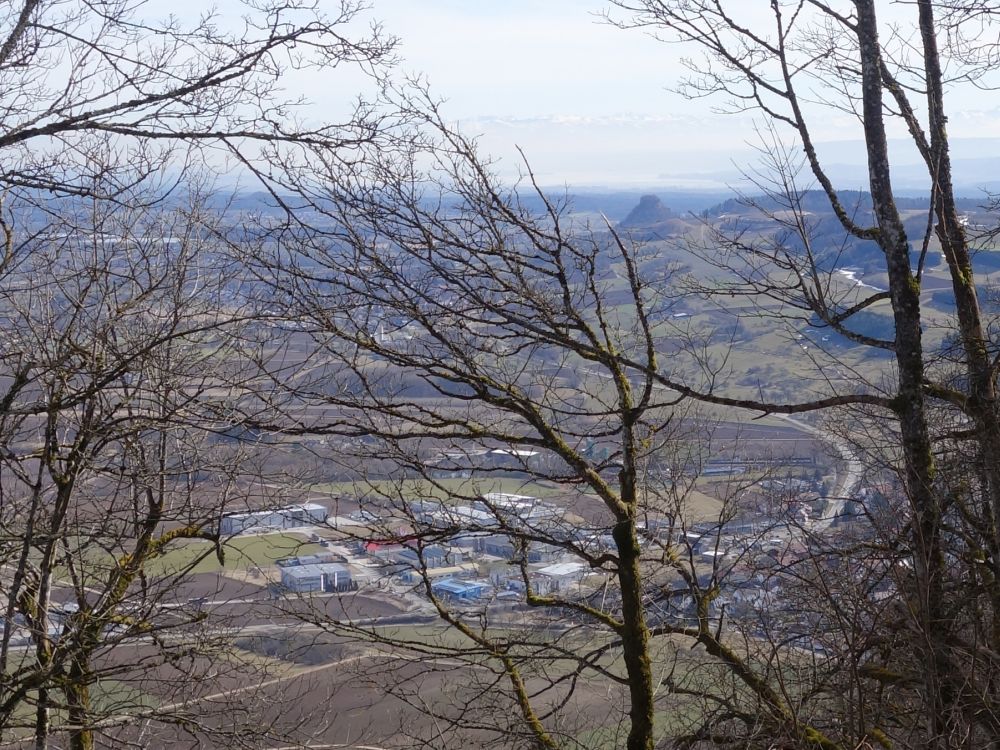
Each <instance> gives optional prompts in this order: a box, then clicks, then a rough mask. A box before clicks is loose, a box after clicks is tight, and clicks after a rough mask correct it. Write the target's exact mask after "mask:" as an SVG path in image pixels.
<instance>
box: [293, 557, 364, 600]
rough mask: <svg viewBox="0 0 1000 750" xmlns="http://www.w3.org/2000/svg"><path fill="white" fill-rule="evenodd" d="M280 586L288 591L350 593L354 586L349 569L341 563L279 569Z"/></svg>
mask: <svg viewBox="0 0 1000 750" xmlns="http://www.w3.org/2000/svg"><path fill="white" fill-rule="evenodd" d="M281 585H282V587H283V588H285V589H286V590H288V591H295V592H298V593H309V592H314V591H351V590H353V589H354V588H355V587H356V586H355V582H354V579H353V578H352V576H351V569H350V568H349V567H347V566H346V565H344V564H342V563H319V564H316V565H294V566H291V567H288V568H282V569H281Z"/></svg>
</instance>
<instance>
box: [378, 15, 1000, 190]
mask: <svg viewBox="0 0 1000 750" xmlns="http://www.w3.org/2000/svg"><path fill="white" fill-rule="evenodd" d="M768 5H769V3H767V2H764V0H738V2H737V3H733V4H732V8H734V9H737V12H742V13H746V14H747V15H748V17H749V19H748V20H752V17H753V16H754V15H756V14H757V13H760V14H761V18H764V17H765V14H767V13H768V10H767V8H768ZM606 7H607V5H606V3H602V2H600V0H544V2H543V1H541V0H503V1H500V0H375V7H374V11H373V15H374V16H375V17H378V18H381V19H382V20H383V22H384V24H385V27H386V29H387V30H388V31H390V32H391V33H393V34H395V35H397V36H398V37H399V38H400V40H401V48H400V52H401V55H402V57H403V59H404V62H403V69H404V70H406V71H409V72H417V73H421V74H423V75H425V76H426V77H427V79H428V80H429V82H430V84H431V86H432V87H433V90H434V91H435V92H436V93H437V94H438V95H440V96H442V97H444V98H445V99H447V100H448V102H447V105H446V108H445V111H446V113H447V114H448V115H449V116H451V117H454V118H455V119H456V120H458V121H459V122H460V123H461V124H462V127H464V128H465V129H466V130H467V131H469V132H473V133H481V134H482V135H483V140H482V143H483V145H484V147H485V148H487V149H489V150H490V151H491V152H493V153H495V154H497V155H500V156H501V157H504V158H509V161H510V167H509V169H510V170H513V169H514V164H513V161H515V160H516V157H514V158H510V157H511V154H512V152H513V147H514V145H515V144H517V145H520V146H522V147H523V148H524V149H525V150H526V152H527V154H528V156H529V158H530V160H531V162H532V166H533V168H534V169H535V170H536V172H537V173H538V174H539V176H540V178H541V179H542V181H543V182H547V183H549V184H558V183H563V182H569V183H572V184H615V185H627V184H674V185H682V184H684V185H698V184H705V185H708V184H715V185H717V184H718V181H719V180H720V179H724V178H721V177H720V176H719V175H718V174H717V173H718V172H729V173H732V172H733V171H734V168H733V165H732V162H733V161H734V160H735V161H736V162H737V163H738V164H739V165H741V166H742V165H743V164H745V163H746V162H748V161H749V160H751V159H752V158H753V157H752V152H751V149H750V146H748V145H746V144H747V143H748V142H753V143H756V137H755V136H754V125H753V120H752V119H751V118H750V117H749V116H735V115H719V114H715V113H713V112H712V109H713V107H714V106H717V105H718V104H720V103H721V102H719V101H712V102H709V101H704V100H702V101H691V100H688V99H685V98H683V97H681V96H680V95H679V94H677V93H675V92H673V91H671V90H669V89H670V87H671V86H672V85H674V84H676V83H677V81H678V80H679V79H680V78H681V77H682V76H683V75H684V74H685V70H684V68H683V66H682V65H681V63H680V60H681V56H682V55H691V54H692V53H693V50H692V49H691V48H689V47H688V48H683V47H680V46H678V45H673V44H665V43H663V42H660V41H657V40H654V39H652V38H650V37H649V35H648V34H645V33H643V32H641V31H636V30H631V31H622V30H620V29H617V28H614V27H612V26H610V25H608V24H607V23H605V22H603V21H602V20H601V18H600V13H601V11H602V10H603V9H606ZM880 10H881V11H882V12H883V14H890V13H895V14H898V24H899V25H898V27H897V29H898V31H899V33H900V34H902V35H906V34H908V33H912V31H913V30H912V21H911V20H910V18H909V16H910V15H912V8H910V7H903V6H901V5H898V4H895V3H892V4H890V3H888V2H886V3H885V4H880ZM619 14H620V11H619ZM884 17H886V16H884ZM890 20H896V19H892V18H890ZM886 34H888V30H886ZM997 101H1000V94H993V93H986V94H984V93H982V92H973V93H972V94H971V95H969V94H963V95H961V96H958V95H956V96H955V97H954V98H953V100H952V102H951V104H952V116H951V121H950V123H949V127H950V132H951V135H952V136H953V137H955V138H988V137H995V136H996V135H997V134H1000V127H998V125H1000V110H998V108H997V106H996V104H995V103H994V102H997ZM853 125H854V121H853V120H852V118H850V117H849V116H846V115H838V114H837V113H829V112H828V113H825V114H824V116H823V117H821V118H819V119H818V120H817V125H816V128H815V133H814V136H815V137H816V138H817V139H819V140H822V141H843V140H845V139H848V138H855V137H857V131H856V130H854V129H853ZM896 134H898V135H900V136H902V135H903V131H902V130H901V129H898V130H897V131H896ZM996 145H1000V144H996ZM830 148H831V158H832V159H834V160H837V161H838V162H844V161H848V162H849V161H859V160H860V159H861V158H862V157H863V153H857V154H854V153H852V152H851V150H850V149H846V148H843V147H835V146H831V147H830ZM965 150H966V151H968V152H969V153H970V154H971V155H975V156H983V155H984V154H983V152H982V149H977V148H971V149H965ZM958 151H959V153H958V156H959V157H961V156H962V153H963V149H962V148H961V147H959V148H958ZM988 151H989V152H990V153H998V155H1000V151H995V150H994V147H993V146H990V147H989V149H988ZM905 158H909V157H903V156H901V157H900V160H901V161H903V160H905ZM857 187H861V186H860V185H858V186H857Z"/></svg>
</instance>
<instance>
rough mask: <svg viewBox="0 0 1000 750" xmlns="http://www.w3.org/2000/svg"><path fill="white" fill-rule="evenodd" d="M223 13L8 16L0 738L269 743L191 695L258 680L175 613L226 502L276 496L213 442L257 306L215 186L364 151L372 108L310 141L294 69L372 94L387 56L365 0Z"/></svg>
mask: <svg viewBox="0 0 1000 750" xmlns="http://www.w3.org/2000/svg"><path fill="white" fill-rule="evenodd" d="M224 10H225V14H224V15H213V14H207V13H206V14H203V15H201V16H200V17H194V18H184V19H181V18H179V17H176V16H167V15H166V13H165V12H163V17H162V18H157V12H156V10H155V9H153V8H150V7H144V4H143V3H135V2H131V1H130V0H93V1H91V0H88V1H87V2H78V1H77V0H18V1H17V2H10V3H6V4H5V5H4V7H3V10H2V11H0V82H2V83H0V89H2V91H3V94H2V95H0V98H2V107H0V112H2V114H0V183H2V187H0V189H2V193H0V231H2V239H3V252H2V258H0V279H2V280H0V309H2V313H0V315H2V320H3V323H2V327H3V333H2V336H0V362H2V365H0V367H2V376H0V626H2V639H0V743H12V744H15V745H18V744H21V743H24V744H29V743H30V744H32V745H33V746H34V747H35V748H37V749H38V750H42V749H43V748H46V747H72V748H76V749H77V750H85V749H86V748H92V747H95V746H96V745H97V744H102V743H110V742H112V740H111V739H110V738H112V737H118V739H117V740H115V742H120V743H123V744H125V743H134V744H135V745H137V746H156V745H158V744H160V742H161V741H163V732H164V731H165V730H164V726H165V723H173V724H177V725H178V726H180V727H182V728H184V729H185V730H186V731H187V732H189V733H192V734H193V735H194V736H205V735H206V734H207V735H209V736H216V735H217V739H215V740H213V742H214V743H215V744H217V745H219V746H230V747H231V746H237V745H239V744H240V743H243V744H246V745H250V744H253V743H254V742H256V740H255V739H254V738H256V737H261V736H268V735H273V734H274V733H275V731H276V730H272V729H271V728H269V727H263V726H256V725H253V724H252V723H250V722H247V721H246V720H245V718H241V717H245V714H241V713H238V712H236V708H237V707H238V706H237V705H236V704H235V703H227V704H226V705H225V706H224V707H221V708H220V707H218V706H216V708H214V709H213V708H212V704H201V703H198V702H196V701H193V700H192V699H195V698H197V697H198V696H200V695H203V694H208V693H211V692H212V691H213V687H214V686H217V685H223V684H225V681H226V680H232V679H234V678H235V677H236V676H237V675H240V674H242V678H241V679H243V680H246V681H249V682H250V683H251V684H252V683H253V681H254V680H256V679H257V677H256V675H255V671H256V670H255V668H254V667H253V665H251V664H241V663H237V662H235V661H234V660H233V659H232V657H231V656H228V657H227V655H226V648H228V646H226V644H227V643H228V636H227V635H226V634H225V633H223V631H222V629H221V628H220V627H219V625H220V624H219V623H218V622H214V623H209V622H207V621H206V620H205V616H204V613H202V612H200V611H198V610H197V609H196V608H193V607H190V606H187V605H186V604H185V602H186V599H185V598H184V594H183V592H182V590H181V584H182V583H183V581H184V580H185V577H186V575H187V574H188V572H189V571H190V570H191V569H193V568H194V567H195V566H196V565H197V564H198V562H199V559H198V558H194V559H189V560H186V561H185V562H184V563H183V564H181V565H178V564H176V563H169V562H168V558H169V553H170V551H171V550H173V549H175V548H176V547H177V546H178V545H179V544H183V543H184V542H185V540H192V539H199V540H207V541H209V542H211V545H209V546H207V547H203V549H205V550H207V551H206V552H204V553H203V555H207V554H211V555H215V554H218V555H220V557H221V555H222V554H223V548H222V543H223V541H224V540H222V539H220V537H219V531H218V529H219V518H220V515H221V513H222V509H223V508H225V507H227V505H228V507H230V508H232V507H233V506H234V505H235V506H236V507H239V505H240V504H243V505H246V504H247V503H250V502H258V503H259V502H263V500H262V499H261V498H259V497H257V498H255V499H254V500H253V501H251V500H250V498H251V497H252V496H253V494H254V493H253V492H252V491H251V489H250V484H251V481H252V480H253V478H254V477H255V476H259V473H260V469H259V465H260V462H259V457H255V456H253V455H252V454H253V451H252V449H251V448H250V447H248V446H246V445H239V444H235V443H233V442H232V441H228V442H226V441H220V440H219V439H217V435H218V434H219V433H220V432H222V431H224V430H225V428H227V427H229V426H230V425H231V419H230V415H229V414H228V413H227V407H226V394H227V393H229V392H230V390H231V389H234V388H239V387H240V386H241V384H242V383H244V382H245V380H246V378H248V377H252V376H253V375H254V374H255V372H254V371H253V369H252V368H251V367H249V365H248V362H249V358H247V357H243V356H241V355H240V354H239V349H240V346H241V345H242V343H245V344H246V345H247V346H250V345H252V339H251V338H250V337H249V334H248V333H247V323H248V321H249V320H250V319H251V316H252V315H254V314H256V310H257V309H258V307H259V305H257V304H256V300H254V299H253V296H252V295H250V294H247V290H246V288H245V287H244V286H243V284H244V280H245V274H244V273H243V271H242V268H241V266H240V265H239V259H238V258H236V257H235V255H233V254H229V253H227V252H224V251H225V250H226V246H225V243H224V242H222V241H220V239H219V238H220V237H221V236H224V235H225V234H226V232H225V230H224V228H223V227H222V226H221V221H222V217H223V214H224V211H225V208H226V199H225V194H226V192H231V191H232V187H231V186H230V187H226V188H223V187H221V186H220V185H221V184H222V183H224V182H225V180H226V179H234V178H236V177H237V176H238V173H233V172H230V177H229V178H227V177H225V175H224V172H225V170H226V169H231V167H232V166H233V165H241V166H240V172H242V173H243V174H244V175H245V174H246V169H247V168H248V167H249V168H250V170H251V172H252V171H254V170H263V169H264V168H265V167H266V166H267V164H268V163H269V161H271V160H274V159H275V158H277V156H278V155H279V154H281V153H282V152H283V151H285V150H288V149H293V148H301V147H302V146H303V144H308V145H309V147H311V148H329V149H331V150H333V151H336V150H337V149H340V148H345V147H347V146H348V145H349V144H353V143H356V142H359V141H362V140H364V139H366V138H370V137H371V132H370V128H371V123H370V122H369V121H368V120H367V115H366V114H365V112H364V111H363V109H362V108H359V109H358V112H357V116H355V117H353V118H350V121H349V122H348V123H346V124H344V125H340V124H324V125H322V126H319V127H305V126H302V125H299V124H297V123H296V114H295V113H296V110H297V108H298V107H299V106H300V103H299V102H296V101H294V100H286V99H284V98H283V94H282V89H283V88H284V87H285V86H286V83H285V80H286V78H287V73H288V72H289V71H290V70H293V69H296V70H303V69H317V70H328V71H329V70H332V69H333V68H335V67H337V66H340V65H345V66H359V67H361V68H362V69H363V70H365V71H366V72H367V73H368V74H369V75H371V76H373V77H374V76H376V75H377V74H378V73H379V71H380V69H381V66H383V65H384V64H385V63H387V62H389V61H390V58H391V55H392V49H393V40H391V39H389V38H386V37H384V36H382V35H381V34H380V32H379V30H378V28H377V27H372V28H369V29H366V28H365V26H364V18H365V16H364V14H363V11H364V7H363V5H362V4H360V3H356V2H353V1H352V0H346V1H345V2H343V3H325V4H323V7H322V8H320V7H316V6H314V5H313V4H312V3H299V2H274V3H271V2H264V3H256V2H255V3H247V4H230V5H229V6H227V7H226V8H225V9H224ZM227 165H228V166H227ZM241 179H245V178H241ZM230 184H231V183H230ZM220 196H222V197H221V198H220ZM251 459H253V463H252V464H251ZM258 484H259V483H258ZM257 494H259V490H258V491H257ZM224 646H226V648H224ZM109 685H110V686H111V687H109ZM150 686H155V688H156V689H155V691H152V692H155V693H156V694H157V703H156V704H150V702H149V697H148V695H146V694H147V693H149V692H151V691H150ZM253 700H255V696H254V695H253V694H252V693H249V692H248V693H245V694H244V695H243V697H242V698H241V701H250V702H251V703H252V701H253ZM145 724H148V725H149V726H151V727H152V729H150V728H149V726H146V727H144V725H145ZM123 726H124V727H125V729H122V727H123ZM150 734H152V735H153V739H150ZM157 737H159V739H156V738H157ZM25 738H30V740H28V739H25ZM102 738H103V739H102Z"/></svg>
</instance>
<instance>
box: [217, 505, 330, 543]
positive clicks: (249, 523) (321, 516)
mask: <svg viewBox="0 0 1000 750" xmlns="http://www.w3.org/2000/svg"><path fill="white" fill-rule="evenodd" d="M323 523H326V508H325V507H323V506H322V505H317V504H316V503H305V504H303V505H286V506H285V507H283V508H272V509H270V510H259V511H254V512H250V513H230V514H228V515H225V516H223V517H222V522H221V523H220V525H219V533H220V534H221V535H222V536H233V535H234V534H242V533H243V532H245V531H271V530H274V531H278V530H281V529H295V528H301V527H303V526H316V525H319V524H323Z"/></svg>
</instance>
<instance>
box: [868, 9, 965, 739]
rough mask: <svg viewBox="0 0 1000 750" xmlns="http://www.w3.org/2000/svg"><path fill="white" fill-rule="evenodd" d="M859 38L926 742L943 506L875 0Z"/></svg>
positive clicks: (936, 733) (942, 664) (939, 691)
mask: <svg viewBox="0 0 1000 750" xmlns="http://www.w3.org/2000/svg"><path fill="white" fill-rule="evenodd" d="M856 5H857V9H858V23H857V30H858V43H859V48H860V54H861V67H862V87H863V100H862V106H863V112H862V114H863V117H864V133H865V143H866V145H867V149H868V173H869V184H870V186H871V195H872V204H873V210H874V213H875V218H876V221H877V223H878V229H879V245H880V246H881V248H882V250H883V252H884V253H885V259H886V268H887V271H888V274H889V290H890V293H891V300H892V309H893V318H894V320H895V331H896V335H895V344H896V363H897V366H898V369H899V385H898V391H897V394H896V397H895V410H896V413H897V414H898V416H899V425H900V437H901V440H902V449H903V460H904V476H905V481H906V490H907V494H908V495H909V499H910V503H911V507H912V512H913V517H912V519H911V524H912V532H911V533H912V541H913V557H914V560H913V563H914V570H915V573H916V588H917V590H916V592H915V595H916V600H917V608H916V613H915V616H916V618H917V620H918V622H917V626H918V628H919V631H920V633H921V636H922V637H921V638H919V639H917V643H918V648H921V649H922V650H924V652H925V653H924V661H925V663H926V667H925V671H924V684H925V689H926V699H927V701H928V702H929V704H930V706H929V710H928V711H927V722H928V732H929V741H930V744H929V745H928V746H929V747H934V746H938V745H940V743H941V741H942V740H943V739H944V738H945V737H946V736H947V734H948V733H949V729H948V727H949V718H948V717H949V716H950V708H951V705H950V704H951V703H952V698H951V696H950V694H949V690H948V688H947V687H946V679H945V675H946V674H947V670H948V659H947V643H946V642H945V637H946V634H947V632H948V627H947V625H946V622H945V618H946V615H945V611H944V610H945V602H944V588H943V578H944V557H943V554H942V549H941V503H940V499H939V498H938V496H937V493H936V492H935V491H934V487H933V484H934V473H935V466H934V457H933V454H932V452H931V440H930V430H929V427H928V422H927V414H926V399H925V396H924V393H923V385H924V380H925V377H924V353H923V346H922V343H921V329H920V285H919V282H918V281H917V280H916V278H915V277H914V276H913V273H912V271H911V269H910V246H909V242H908V240H907V237H906V232H905V230H904V228H903V222H902V219H901V218H900V215H899V211H898V210H897V208H896V204H895V200H894V198H893V192H892V182H891V179H890V175H889V150H888V144H887V139H886V133H885V123H884V121H883V101H882V75H881V68H882V64H881V49H880V46H879V40H878V23H877V19H876V14H875V4H874V0H858V1H857V3H856Z"/></svg>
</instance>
